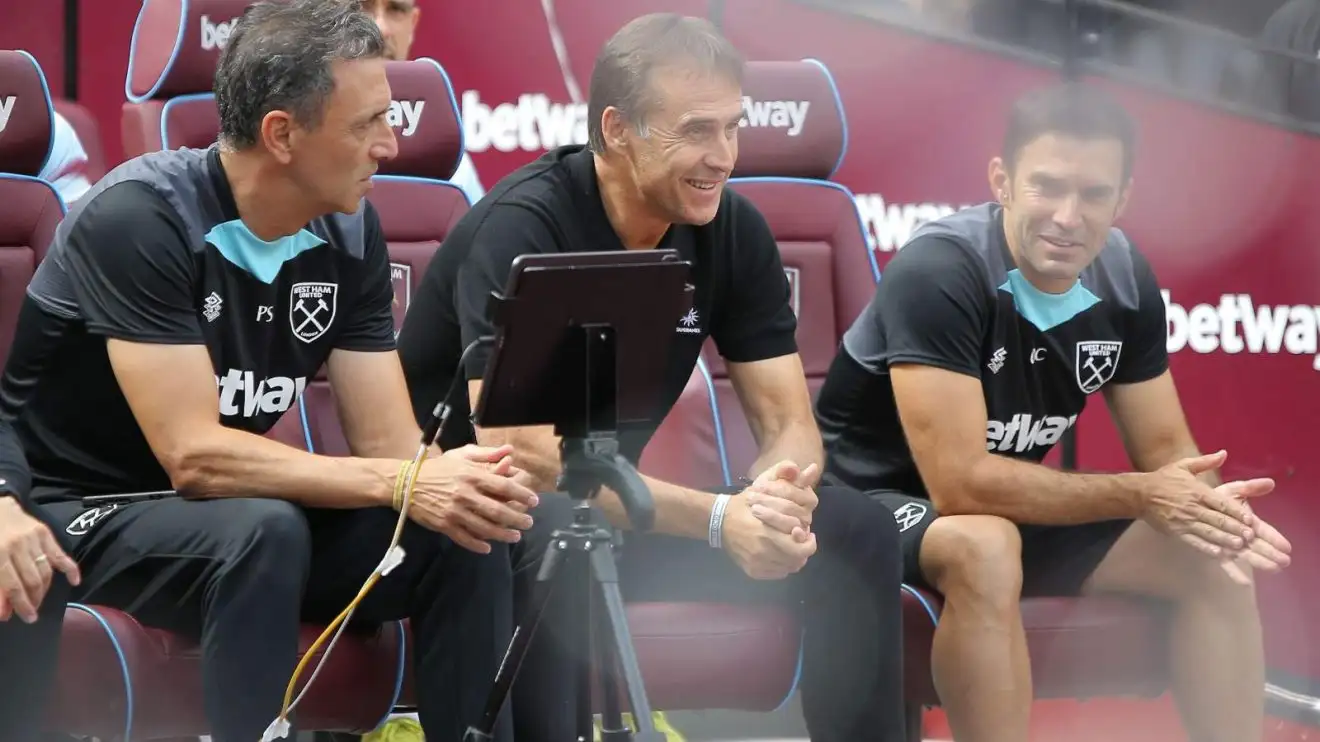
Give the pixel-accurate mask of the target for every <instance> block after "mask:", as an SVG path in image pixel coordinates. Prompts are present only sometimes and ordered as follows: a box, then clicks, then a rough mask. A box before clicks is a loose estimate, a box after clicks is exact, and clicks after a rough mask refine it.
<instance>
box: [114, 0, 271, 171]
mask: <svg viewBox="0 0 1320 742" xmlns="http://www.w3.org/2000/svg"><path fill="white" fill-rule="evenodd" d="M249 4H251V0H143V3H142V9H141V11H139V12H138V17H137V23H136V25H134V26H133V41H132V45H131V46H130V48H129V60H128V74H127V75H126V77H125V80H124V95H125V96H126V97H127V99H128V102H126V103H125V104H124V108H123V112H122V131H123V140H124V156H125V157H126V158H132V157H137V156H138V155H141V154H144V153H146V152H155V151H157V150H162V149H177V148H179V147H206V146H208V145H210V144H211V143H212V142H214V141H215V137H216V134H217V132H218V131H219V129H220V118H219V114H218V113H217V111H216V108H215V97H214V96H213V95H212V93H211V90H212V89H213V87H214V78H215V67H216V62H217V60H218V59H219V57H220V51H221V50H222V49H224V46H225V44H226V43H228V41H229V33H230V31H231V29H233V27H234V22H235V21H236V20H237V19H238V17H239V16H241V15H242V14H243V10H244V9H245V8H247V6H248V5H249Z"/></svg>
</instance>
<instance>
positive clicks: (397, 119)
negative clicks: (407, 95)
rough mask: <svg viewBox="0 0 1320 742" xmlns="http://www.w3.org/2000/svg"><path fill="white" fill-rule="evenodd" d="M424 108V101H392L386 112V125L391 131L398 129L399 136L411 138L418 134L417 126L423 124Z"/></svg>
mask: <svg viewBox="0 0 1320 742" xmlns="http://www.w3.org/2000/svg"><path fill="white" fill-rule="evenodd" d="M423 108H426V101H424V100H392V101H390V108H389V110H388V111H386V112H385V123H387V124H389V125H390V128H391V129H398V130H399V136H401V137H410V136H412V135H413V134H415V133H416V132H417V125H418V124H420V123H422V109H423Z"/></svg>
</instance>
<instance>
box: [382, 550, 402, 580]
mask: <svg viewBox="0 0 1320 742" xmlns="http://www.w3.org/2000/svg"><path fill="white" fill-rule="evenodd" d="M403 557H404V551H403V547H402V546H397V545H396V546H395V547H394V548H393V549H390V550H389V551H387V552H385V558H384V559H381V560H380V576H381V577H384V576H385V575H387V574H389V573H390V572H391V571H392V570H393V569H394V568H395V567H397V566H399V564H401V563H402V562H403Z"/></svg>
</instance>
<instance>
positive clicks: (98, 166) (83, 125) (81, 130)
mask: <svg viewBox="0 0 1320 742" xmlns="http://www.w3.org/2000/svg"><path fill="white" fill-rule="evenodd" d="M55 111H56V112H57V113H59V114H60V115H61V116H63V117H64V120H65V121H68V122H69V126H72V127H73V131H74V132H75V133H76V134H77V135H78V141H79V142H81V143H82V147H83V151H84V152H86V153H87V164H86V165H84V166H83V175H84V176H86V178H87V182H88V183H95V182H96V181H98V180H100V179H101V176H102V175H105V173H106V166H105V143H104V142H103V141H102V140H101V125H100V124H98V123H97V122H96V117H95V116H93V115H92V112H91V111H89V110H87V109H86V108H85V107H83V106H82V105H79V104H78V103H74V102H73V101H71V100H63V99H59V100H56V101H55Z"/></svg>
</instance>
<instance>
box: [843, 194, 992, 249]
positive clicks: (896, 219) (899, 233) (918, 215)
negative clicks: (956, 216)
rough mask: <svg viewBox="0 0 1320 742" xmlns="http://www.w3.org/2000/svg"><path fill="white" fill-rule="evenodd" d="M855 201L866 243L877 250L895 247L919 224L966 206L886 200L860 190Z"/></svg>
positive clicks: (905, 242) (904, 242)
mask: <svg viewBox="0 0 1320 742" xmlns="http://www.w3.org/2000/svg"><path fill="white" fill-rule="evenodd" d="M856 200H857V212H858V213H859V214H860V215H861V217H862V226H863V227H864V228H865V229H866V243H867V245H869V246H870V248H871V249H872V250H879V251H880V252H894V251H896V250H898V249H899V248H900V247H902V246H903V245H905V244H907V241H908V239H910V238H911V237H912V233H913V232H915V231H917V228H918V227H920V226H921V225H923V224H925V223H926V222H932V221H935V220H936V219H939V218H941V217H945V216H948V215H949V214H952V213H953V212H955V211H961V210H962V209H965V208H967V207H966V206H954V205H952V204H937V203H921V204H899V203H886V202H885V197H884V196H881V195H880V194H879V193H861V194H858V195H857V196H856Z"/></svg>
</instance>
